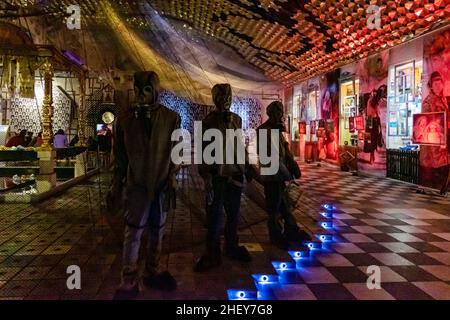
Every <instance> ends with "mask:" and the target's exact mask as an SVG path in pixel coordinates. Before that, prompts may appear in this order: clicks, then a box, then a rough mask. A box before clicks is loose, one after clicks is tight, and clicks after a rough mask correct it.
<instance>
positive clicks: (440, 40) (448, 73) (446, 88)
mask: <svg viewBox="0 0 450 320" xmlns="http://www.w3.org/2000/svg"><path fill="white" fill-rule="evenodd" d="M449 66H450V29H446V30H444V31H442V32H438V33H435V34H431V35H430V36H428V37H426V38H425V39H424V82H425V83H424V86H423V93H422V96H423V97H424V99H423V103H422V112H423V113H430V112H439V113H445V114H446V117H445V119H446V122H447V123H446V124H443V125H444V126H446V127H447V130H446V135H447V137H446V145H444V146H442V145H440V146H439V145H434V144H433V145H422V146H421V147H420V179H419V180H420V184H421V185H423V186H426V187H430V188H435V189H442V188H443V186H444V184H445V183H446V181H447V177H448V172H449V157H450V153H449V151H450V146H449V130H448V128H449V126H450V123H449V108H450V67H449ZM419 118H420V117H419ZM418 121H419V120H418ZM424 121H425V119H423V120H422V122H421V123H420V124H419V123H417V125H418V126H419V127H420V126H422V123H424ZM440 121H442V119H440ZM415 124H416V123H415ZM440 125H442V122H441V123H435V124H433V127H432V128H431V129H433V133H432V134H431V137H432V138H434V139H436V140H437V139H441V138H442V136H441V135H442V134H443V132H442V131H441V132H439V133H438V132H435V131H437V130H439V126H440ZM419 130H420V129H419ZM444 132H445V131H444ZM414 135H415V136H416V132H414Z"/></svg>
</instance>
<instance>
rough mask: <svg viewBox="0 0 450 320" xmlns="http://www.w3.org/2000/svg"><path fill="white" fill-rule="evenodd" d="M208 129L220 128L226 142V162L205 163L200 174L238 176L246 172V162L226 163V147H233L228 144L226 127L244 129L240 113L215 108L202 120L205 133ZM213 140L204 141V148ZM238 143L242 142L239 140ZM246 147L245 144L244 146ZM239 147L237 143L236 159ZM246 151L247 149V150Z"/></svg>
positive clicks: (224, 153) (246, 157) (246, 158)
mask: <svg viewBox="0 0 450 320" xmlns="http://www.w3.org/2000/svg"><path fill="white" fill-rule="evenodd" d="M208 129H218V130H220V132H221V133H222V135H223V142H224V150H223V156H224V159H223V160H224V161H223V162H224V164H212V165H206V164H203V165H201V166H200V168H199V170H200V174H201V175H202V176H205V174H208V173H209V174H211V175H213V176H214V175H218V176H224V177H231V176H237V175H243V174H244V173H245V164H236V163H235V164H226V163H225V162H226V159H225V155H226V149H227V148H231V147H232V146H230V145H226V143H225V142H226V139H225V137H226V129H233V130H236V129H242V119H241V117H240V116H239V115H237V114H236V113H233V112H230V111H228V112H219V111H217V110H214V111H212V112H210V113H209V114H208V115H207V116H206V117H205V119H203V121H202V131H203V133H204V132H205V131H206V130H208ZM209 143H211V142H204V143H203V149H204V148H205V147H206V146H207V145H208V144H209ZM237 143H241V142H240V141H238V142H237ZM244 149H245V146H244ZM237 150H238V148H237V145H235V149H234V152H235V159H236V152H237ZM245 151H246V150H245ZM245 161H246V163H247V162H248V156H247V153H246V154H245Z"/></svg>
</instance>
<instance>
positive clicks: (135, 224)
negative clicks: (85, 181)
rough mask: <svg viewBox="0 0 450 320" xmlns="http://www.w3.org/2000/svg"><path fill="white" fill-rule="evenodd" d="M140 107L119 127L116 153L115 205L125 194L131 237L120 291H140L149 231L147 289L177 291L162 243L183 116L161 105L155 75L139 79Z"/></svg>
mask: <svg viewBox="0 0 450 320" xmlns="http://www.w3.org/2000/svg"><path fill="white" fill-rule="evenodd" d="M134 81H135V91H136V95H137V97H138V104H137V105H136V106H134V107H133V108H131V109H130V110H129V111H128V112H126V113H125V115H124V116H123V117H122V118H119V119H118V122H117V123H116V125H115V128H114V129H115V130H114V131H115V132H114V143H113V152H114V157H115V169H114V177H113V182H112V187H111V191H110V193H109V197H108V200H109V203H110V206H112V205H113V204H111V203H112V202H114V199H117V198H120V194H121V193H122V190H123V191H124V194H125V223H126V226H125V238H124V244H123V270H122V285H121V287H120V288H119V290H118V291H119V292H122V293H123V292H129V291H132V292H133V293H136V292H135V291H136V290H138V287H137V282H138V281H137V279H138V275H137V274H138V257H139V249H140V245H141V238H142V234H143V232H144V230H145V229H148V230H149V236H148V244H147V251H146V262H145V274H144V284H146V285H148V286H151V287H156V288H160V289H168V290H172V289H175V287H176V282H175V280H174V279H173V278H172V277H171V276H170V274H168V273H167V272H165V273H158V264H159V258H160V254H161V247H162V238H163V234H164V226H165V223H166V217H167V212H168V210H169V204H170V203H169V201H170V200H171V198H172V197H173V195H174V188H176V178H175V174H176V170H177V167H176V166H175V165H174V164H173V163H172V162H171V150H172V148H173V146H174V144H175V143H176V142H172V141H171V135H172V132H173V131H174V130H175V129H178V128H179V127H180V116H179V115H178V114H177V113H176V112H174V111H172V110H169V109H168V108H166V107H164V106H163V105H161V104H159V102H158V93H159V79H158V76H157V75H156V73H154V72H138V73H136V74H135V77H134Z"/></svg>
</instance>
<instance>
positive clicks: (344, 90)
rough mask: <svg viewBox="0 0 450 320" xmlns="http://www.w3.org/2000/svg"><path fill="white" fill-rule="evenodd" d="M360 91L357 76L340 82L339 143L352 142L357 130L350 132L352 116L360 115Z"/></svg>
mask: <svg viewBox="0 0 450 320" xmlns="http://www.w3.org/2000/svg"><path fill="white" fill-rule="evenodd" d="M358 92H359V80H358V79H355V78H347V79H342V80H341V84H340V100H339V101H340V108H341V111H340V117H339V126H340V128H339V132H340V138H339V144H340V145H344V142H346V141H347V142H348V143H349V144H351V141H352V135H354V134H356V133H355V132H350V117H356V116H357V115H358V107H357V106H358V99H359V96H358Z"/></svg>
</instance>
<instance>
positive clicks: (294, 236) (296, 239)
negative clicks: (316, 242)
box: [286, 229, 312, 243]
mask: <svg viewBox="0 0 450 320" xmlns="http://www.w3.org/2000/svg"><path fill="white" fill-rule="evenodd" d="M286 238H287V240H288V241H289V242H293V243H303V242H305V241H311V240H312V238H311V236H310V235H309V234H308V233H307V232H306V231H304V230H301V229H300V230H297V231H296V232H289V233H287V234H286Z"/></svg>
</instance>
